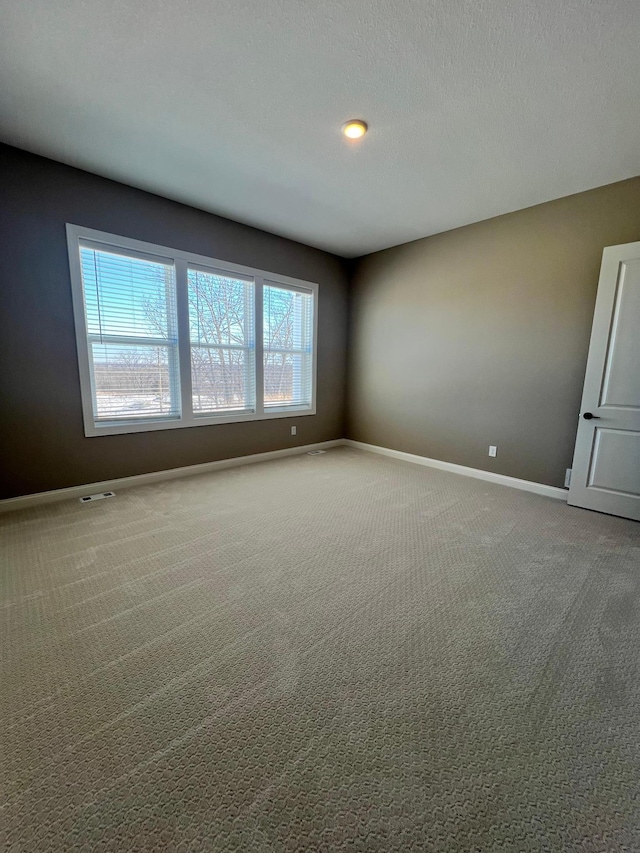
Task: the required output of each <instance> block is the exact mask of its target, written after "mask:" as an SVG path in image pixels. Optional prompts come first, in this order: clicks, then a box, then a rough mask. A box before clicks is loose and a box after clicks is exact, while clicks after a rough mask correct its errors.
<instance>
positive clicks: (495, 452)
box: [489, 444, 498, 456]
mask: <svg viewBox="0 0 640 853" xmlns="http://www.w3.org/2000/svg"><path fill="white" fill-rule="evenodd" d="M497 455H498V448H497V446H496V445H495V444H490V445H489V456H497Z"/></svg>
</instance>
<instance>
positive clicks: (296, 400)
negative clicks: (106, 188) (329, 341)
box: [67, 225, 317, 436]
mask: <svg viewBox="0 0 640 853" xmlns="http://www.w3.org/2000/svg"><path fill="white" fill-rule="evenodd" d="M67 235H68V244H69V260H70V269H71V281H72V288H73V303H74V314H75V322H76V338H77V346H78V358H79V368H80V385H81V391H82V403H83V413H84V422H85V434H86V435H92V436H93V435H111V434H115V433H126V432H140V431H144V430H154V429H170V428H174V427H187V426H198V425H201V424H214V423H230V422H233V421H246V420H260V419H266V418H276V417H287V416H292V415H307V414H315V375H316V366H315V365H316V352H315V337H316V315H317V285H315V284H311V283H307V282H301V281H297V280H295V279H290V278H286V277H284V276H275V275H274V274H272V273H268V274H264V273H262V272H261V271H259V270H252V269H247V268H246V267H240V266H237V265H234V264H226V263H222V262H220V261H216V260H213V259H211V258H204V257H202V256H199V255H191V254H188V253H186V252H181V251H177V250H173V249H168V248H166V247H163V246H154V245H150V244H146V243H141V242H139V241H137V240H130V239H128V238H124V237H116V236H114V235H111V234H103V233H102V232H98V231H93V230H90V229H85V228H80V227H78V226H75V225H68V226H67ZM265 275H266V278H265Z"/></svg>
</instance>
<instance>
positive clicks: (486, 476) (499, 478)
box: [342, 438, 568, 501]
mask: <svg viewBox="0 0 640 853" xmlns="http://www.w3.org/2000/svg"><path fill="white" fill-rule="evenodd" d="M342 443H343V444H345V445H347V446H348V447H357V448H359V449H360V450H368V451H369V452H370V453H379V454H381V455H382V456H391V457H392V458H393V459H402V460H403V461H404V462H413V463H414V464H415V465H425V466H427V467H428V468H439V469H440V470H441V471H450V472H451V473H452V474H462V475H463V476H465V477H475V478H476V479H477V480H486V481H487V482H489V483H498V484H499V485H501V486H510V487H511V488H512V489H522V490H523V491H525V492H534V493H535V494H537V495H544V496H545V497H547V498H557V499H558V500H562V501H566V499H567V495H568V492H567V490H566V489H559V488H557V487H556V486H545V485H544V483H534V482H532V481H531V480H519V479H518V478H517V477H508V476H507V475H506V474H494V473H493V472H492V471H482V470H480V469H479V468H468V467H467V466H466V465H456V464H455V462H442V461H441V460H440V459H430V458H429V457H428V456H417V455H416V454H415V453H404V452H403V451H402V450H391V449H389V448H388V447H378V446H377V445H376V444H365V443H364V442H362V441H354V440H353V439H351V438H345V439H344V440H343V442H342Z"/></svg>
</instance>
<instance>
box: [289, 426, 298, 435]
mask: <svg viewBox="0 0 640 853" xmlns="http://www.w3.org/2000/svg"><path fill="white" fill-rule="evenodd" d="M297 432H298V427H291V435H296V434H297Z"/></svg>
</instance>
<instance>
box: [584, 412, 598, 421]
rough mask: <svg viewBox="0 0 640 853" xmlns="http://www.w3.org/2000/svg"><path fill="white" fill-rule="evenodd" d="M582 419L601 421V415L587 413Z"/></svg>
mask: <svg viewBox="0 0 640 853" xmlns="http://www.w3.org/2000/svg"><path fill="white" fill-rule="evenodd" d="M582 417H583V418H584V419H585V421H592V420H594V419H595V420H597V421H599V420H600V415H592V414H591V412H585V413H584V415H583V416H582Z"/></svg>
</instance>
